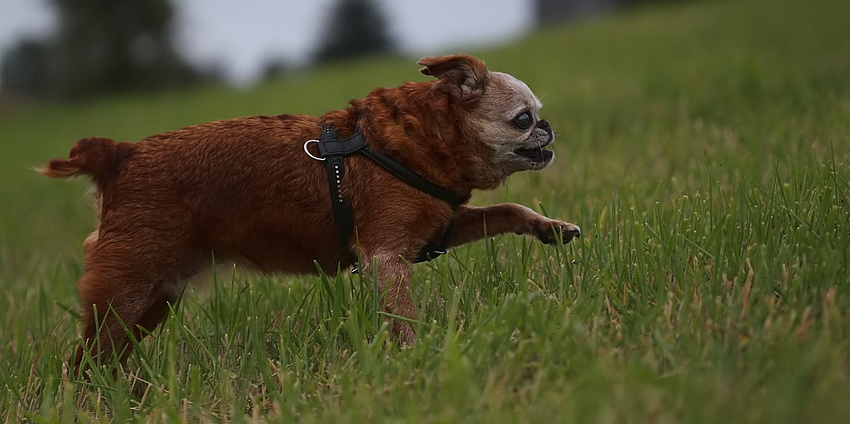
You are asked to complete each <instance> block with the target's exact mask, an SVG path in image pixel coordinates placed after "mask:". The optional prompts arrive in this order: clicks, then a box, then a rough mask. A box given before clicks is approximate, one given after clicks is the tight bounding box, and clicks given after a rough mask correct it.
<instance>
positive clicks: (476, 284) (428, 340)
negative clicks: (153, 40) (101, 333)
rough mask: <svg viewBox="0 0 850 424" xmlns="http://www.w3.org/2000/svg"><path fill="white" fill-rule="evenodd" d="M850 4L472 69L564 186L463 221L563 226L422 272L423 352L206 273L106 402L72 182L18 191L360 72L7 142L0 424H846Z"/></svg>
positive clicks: (608, 25)
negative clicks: (528, 109) (524, 93)
mask: <svg viewBox="0 0 850 424" xmlns="http://www.w3.org/2000/svg"><path fill="white" fill-rule="evenodd" d="M848 21H850V3H848V2H846V1H840V0H815V1H811V2H791V1H778V2H777V1H766V0H764V1H762V0H750V1H740V2H735V1H704V2H685V3H681V4H672V5H655V6H650V7H646V8H641V9H636V10H631V11H628V12H626V13H621V14H617V15H614V16H610V17H606V18H604V19H600V20H596V21H591V22H585V23H581V24H578V25H573V26H565V27H552V28H546V29H543V30H542V31H540V32H537V33H535V34H533V35H531V36H529V37H528V38H526V39H524V40H522V41H520V42H517V43H516V44H513V45H511V46H506V47H504V48H501V49H498V50H491V51H483V52H478V54H479V55H480V56H481V57H483V58H484V59H485V60H486V61H487V62H488V65H490V67H491V68H493V69H498V70H504V71H507V72H510V73H512V74H514V75H516V76H518V77H520V78H521V79H523V80H525V81H526V82H527V83H528V84H529V85H530V86H531V87H532V88H533V89H534V90H535V92H537V93H538V94H539V95H541V96H542V98H543V102H544V103H545V104H546V106H545V107H544V110H543V111H544V115H545V117H546V118H547V119H548V120H549V121H550V122H552V124H553V126H554V127H555V130H556V132H557V134H558V140H557V142H556V144H557V146H556V148H555V150H556V154H557V156H558V158H557V159H556V162H555V164H554V165H553V166H552V167H551V168H550V169H547V170H545V171H543V172H539V173H525V174H518V175H515V176H514V177H513V178H512V179H511V180H510V182H509V183H508V184H507V185H506V186H505V187H503V188H500V189H498V190H495V191H492V192H486V193H478V194H476V196H475V198H474V199H473V202H474V203H476V204H486V203H491V202H496V201H516V202H520V203H524V204H527V205H530V206H532V207H534V208H535V209H538V210H540V211H543V212H546V213H548V214H549V215H551V216H555V217H559V218H563V219H567V220H569V221H572V222H576V223H577V224H579V225H581V226H582V228H583V230H584V233H585V237H583V238H582V239H580V240H577V241H575V242H573V243H572V244H570V245H568V246H562V247H557V248H552V247H547V246H541V245H540V244H539V243H537V242H534V241H532V240H528V239H523V238H520V237H516V236H504V237H498V238H495V239H492V240H487V241H485V242H481V243H478V244H475V245H472V246H469V247H463V248H459V249H455V250H453V251H452V252H451V254H450V255H448V257H444V258H441V259H439V260H437V261H434V262H431V263H427V264H422V265H417V266H415V269H414V274H413V287H414V291H415V293H416V295H415V298H416V299H417V300H418V305H419V308H420V311H419V312H420V319H421V322H422V324H421V325H420V326H419V330H420V341H419V342H418V343H417V344H416V345H415V346H413V347H411V348H409V349H401V348H399V347H398V346H396V345H394V344H393V343H391V342H387V339H386V332H385V328H384V327H382V324H381V316H380V315H379V314H378V311H377V309H376V307H375V300H376V299H375V295H374V293H373V291H372V290H373V289H372V287H373V285H372V282H371V281H370V279H369V278H368V277H367V278H363V277H361V276H351V275H348V274H346V273H342V274H340V275H335V276H321V277H310V276H308V277H291V276H273V277H264V276H257V275H253V274H250V273H246V272H243V271H242V270H240V269H236V270H229V269H228V270H221V271H220V272H219V273H218V274H217V275H216V278H215V281H214V283H213V284H212V285H211V286H210V287H208V288H206V289H198V290H191V291H190V292H188V293H187V294H186V295H185V296H184V297H183V299H182V301H181V302H180V303H179V304H177V305H176V306H175V308H174V311H173V313H172V314H171V315H170V316H169V319H168V320H167V322H166V323H165V325H164V326H162V327H161V328H160V329H158V330H157V331H156V337H155V338H147V339H145V340H144V341H142V342H141V343H140V346H139V349H138V353H137V354H135V355H134V356H133V357H132V359H131V361H130V363H129V367H128V369H127V370H126V372H122V373H121V374H120V375H119V377H118V378H117V379H115V380H113V379H112V378H111V371H110V370H96V372H95V373H94V375H93V376H92V379H91V382H87V383H84V382H80V381H75V380H72V379H69V378H68V376H67V374H66V370H65V369H64V368H63V360H64V358H65V357H66V356H67V355H68V354H69V352H70V351H71V348H72V346H73V345H74V344H75V343H76V342H77V334H78V333H77V328H76V326H75V323H76V313H75V311H76V300H75V293H74V285H75V281H76V280H77V278H78V277H79V275H80V274H81V273H82V266H81V249H80V245H81V242H82V240H83V239H84V238H85V236H86V235H87V234H88V232H90V231H91V229H92V228H93V226H94V218H93V213H92V212H91V210H90V207H89V203H88V200H87V199H85V197H84V194H83V193H84V192H85V190H86V182H85V181H82V180H77V181H72V182H58V181H51V180H46V179H44V178H40V177H38V176H37V175H35V174H34V173H33V172H31V171H30V170H29V167H30V166H33V165H40V164H43V163H44V162H45V161H46V160H48V159H50V158H52V157H57V156H62V155H64V154H66V153H67V150H68V149H69V148H70V146H71V144H72V143H73V142H74V141H76V140H77V139H79V138H81V137H84V136H91V135H103V136H109V137H113V138H116V139H127V140H136V139H138V138H141V137H144V136H146V135H149V134H153V133H157V132H161V131H165V130H170V129H175V128H179V127H181V126H184V125H188V124H193V123H198V122H203V121H207V120H211V119H218V118H225V117H233V116H240V115H251V114H262V113H268V114H272V113H283V112H302V113H311V114H318V113H321V112H323V111H326V110H330V109H335V108H340V107H342V106H344V101H345V100H347V99H349V98H354V97H360V96H362V95H364V94H365V93H366V92H368V90H369V89H370V88H372V87H375V86H381V85H393V84H396V83H398V82H401V81H403V80H405V79H417V78H424V77H421V76H417V75H416V72H415V70H416V67H415V65H412V63H411V62H412V60H407V59H403V60H402V59H392V58H384V59H381V58H378V59H372V60H367V61H363V62H358V63H355V64H351V65H348V66H339V67H330V68H323V69H320V70H317V71H315V72H312V73H308V74H303V75H295V76H291V77H289V78H286V79H281V80H276V81H270V82H268V83H266V84H264V85H262V86H260V87H257V88H256V89H253V90H251V91H249V92H234V91H230V90H226V89H222V88H216V87H208V88H205V89H200V90H193V91H185V92H178V93H169V94H162V95H150V96H144V97H116V98H111V99H106V100H102V101H99V102H95V103H90V104H84V105H63V104H47V105H41V106H39V107H37V108H36V107H30V108H22V109H19V110H15V111H11V112H7V113H6V114H5V115H2V116H0V143H2V144H0V145H2V149H3V154H2V155H0V176H2V178H0V202H2V207H0V285H2V287H3V288H4V290H3V296H2V297H0V314H2V317H3V318H4V319H3V320H2V321H0V323H2V324H0V358H2V363H3V364H4V365H5V366H3V367H0V383H2V384H0V417H2V419H3V421H6V422H17V421H21V420H30V421H39V422H72V421H79V422H89V421H94V422H101V421H113V420H114V421H119V422H120V421H152V422H166V421H168V422H171V421H178V420H183V421H193V422H195V421H197V422H207V421H214V422H215V421H234V422H245V421H283V422H290V421H303V422H350V421H365V422H369V421H415V422H421V421H428V422H496V423H498V422H540V421H544V422H545V421H547V420H548V421H557V422H646V421H652V422H802V421H810V422H842V421H843V420H846V417H847V416H850V403H848V402H847V399H848V398H850V360H849V359H848V355H850V353H848V352H850V281H848V263H850V212H848V197H850V169H848V166H850V149H848V146H850V143H848V135H850V119H848V117H850V78H847V76H848V75H850V38H848V37H847V36H846V23H847V22H848Z"/></svg>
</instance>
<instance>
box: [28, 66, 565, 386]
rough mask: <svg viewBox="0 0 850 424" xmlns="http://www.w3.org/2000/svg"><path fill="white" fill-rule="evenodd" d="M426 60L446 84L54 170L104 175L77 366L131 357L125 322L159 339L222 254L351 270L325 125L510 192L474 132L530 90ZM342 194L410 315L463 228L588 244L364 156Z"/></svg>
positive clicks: (82, 292) (242, 121)
mask: <svg viewBox="0 0 850 424" xmlns="http://www.w3.org/2000/svg"><path fill="white" fill-rule="evenodd" d="M420 64H422V65H424V66H425V68H423V70H422V72H423V73H425V74H428V75H434V76H435V77H437V78H438V79H437V80H435V81H430V82H408V83H404V84H402V85H401V86H399V87H395V88H380V89H376V90H374V91H373V92H371V93H370V94H369V95H368V96H367V97H366V98H364V99H361V100H353V101H352V102H351V105H350V106H349V107H348V108H347V109H345V110H339V111H334V112H330V113H327V114H325V115H323V116H322V117H320V118H315V117H310V116H304V115H279V116H257V117H245V118H238V119H232V120H225V121H216V122H210V123H206V124H201V125H197V126H192V127H188V128H184V129H181V130H177V131H172V132H167V133H163V134H158V135H154V136H151V137H148V138H145V139H143V140H141V141H139V142H137V143H115V142H113V141H111V140H109V139H105V138H86V139H83V140H81V141H80V142H78V143H77V144H76V145H75V146H74V147H73V148H72V149H71V152H70V157H69V158H68V159H56V160H53V161H51V162H50V163H49V164H48V165H47V166H46V167H45V168H44V169H42V170H41V172H42V173H43V174H44V175H46V176H49V177H58V178H61V177H69V176H74V175H80V174H86V175H89V176H91V178H92V179H93V180H94V183H95V185H96V188H97V197H98V199H99V211H98V215H99V217H100V225H99V227H98V229H97V230H96V231H95V232H94V233H92V234H91V235H90V236H89V237H88V238H87V239H86V241H85V243H84V249H85V274H84V275H83V276H82V278H81V279H80V281H79V285H78V290H79V297H80V302H81V304H82V321H83V323H84V325H85V329H84V331H83V335H82V336H83V340H84V342H83V343H81V344H80V345H79V348H78V349H77V353H76V355H75V357H74V358H75V362H76V363H75V366H76V369H77V370H78V371H79V369H80V361H81V359H82V356H83V349H84V348H85V346H86V345H88V346H89V348H92V352H93V354H95V355H96V358H98V360H99V359H100V358H101V357H102V356H103V355H105V354H111V353H112V352H113V351H115V352H123V354H122V357H123V358H126V355H127V354H129V350H130V348H129V346H130V345H129V340H130V339H129V337H130V335H128V334H127V332H125V330H124V326H126V328H127V329H129V330H130V333H131V335H132V336H133V337H136V338H139V337H141V336H143V335H144V334H145V333H144V332H146V331H150V330H153V329H154V328H155V327H156V326H157V325H158V324H159V322H160V321H161V320H162V319H163V318H164V316H165V314H166V312H167V310H168V304H169V302H174V301H175V300H176V299H177V298H178V296H179V293H180V289H181V287H182V286H181V285H182V284H184V281H185V280H186V279H187V278H188V277H191V276H192V275H195V274H197V273H198V272H200V271H202V270H204V269H205V268H207V267H209V266H210V263H211V258H212V257H213V255H214V256H215V259H216V261H218V262H223V261H235V262H239V263H243V264H247V265H250V266H251V267H254V268H256V269H259V270H261V271H264V272H284V273H314V272H315V266H314V261H316V262H317V263H318V264H319V265H320V266H321V268H322V269H324V270H326V271H333V270H335V269H337V267H338V266H342V267H348V266H349V265H351V263H350V258H351V254H352V252H353V249H354V248H355V247H354V244H355V243H354V240H349V242H348V243H345V245H343V243H342V242H341V241H340V240H339V236H338V233H337V229H336V226H335V223H334V216H333V214H332V211H331V206H330V204H331V198H330V194H329V191H328V188H327V187H328V185H327V181H326V175H325V170H324V164H323V163H321V162H318V161H315V160H312V159H310V158H309V157H308V156H306V155H305V154H304V152H303V151H302V147H303V144H304V142H305V141H306V140H310V139H317V138H319V132H320V128H321V126H322V125H323V124H330V125H333V126H334V127H335V128H336V129H337V131H338V132H339V134H340V136H341V137H348V136H349V135H351V134H352V133H353V131H354V129H355V126H356V124H357V122H358V120H360V124H361V127H362V130H363V133H364V135H365V137H366V139H367V140H368V143H369V145H370V147H371V148H372V149H373V150H374V151H377V152H382V153H385V154H387V155H389V156H391V157H393V158H395V159H396V160H398V161H399V162H402V163H403V164H405V165H406V166H407V167H409V168H410V169H412V170H414V171H415V172H417V173H419V174H420V175H421V176H423V177H425V178H426V179H428V180H430V181H431V182H433V183H434V184H437V185H439V186H442V187H445V188H448V189H450V190H452V191H454V192H455V193H456V194H457V195H459V196H462V197H466V196H468V195H469V194H470V192H471V191H472V190H474V189H487V188H492V187H495V186H497V185H498V184H500V183H501V182H503V181H504V178H505V177H506V176H507V175H508V174H509V173H510V172H507V171H505V169H503V168H502V167H500V165H499V163H498V161H495V160H494V159H493V155H494V153H493V148H492V147H491V146H489V145H488V144H487V143H486V142H485V141H486V140H482V139H481V135H480V134H479V132H480V128H478V127H476V126H475V125H473V122H479V124H480V123H481V122H488V121H487V119H485V118H487V116H485V115H482V113H483V112H481V111H484V110H488V108H489V109H492V108H496V109H498V108H499V105H490V104H484V103H486V102H485V101H484V100H482V99H486V98H487V97H486V96H485V92H487V90H490V91H491V93H490V94H491V95H496V98H497V99H498V101H500V102H504V101H511V100H512V99H511V97H514V96H515V95H516V94H511V93H507V91H505V90H504V89H503V88H499V84H502V83H500V82H498V80H497V79H496V78H495V77H493V78H489V77H488V75H489V74H488V72H489V71H487V69H486V67H485V66H484V64H483V62H481V61H479V60H477V59H474V58H471V57H468V56H460V55H457V56H448V57H442V58H426V59H423V60H422V61H420ZM490 80H493V81H494V82H491V81H490ZM502 85H503V84H502ZM502 91H505V93H502ZM500 93H502V94H500ZM534 100H535V101H536V99H534ZM487 113H488V114H489V113H490V112H487ZM498 122H502V120H499V121H498ZM485 125H489V124H485ZM492 125H502V124H492ZM547 126H548V124H547ZM505 131H507V130H505ZM550 136H551V131H550ZM550 159H551V158H550ZM543 166H545V164H544V165H543ZM342 194H343V196H345V197H348V198H349V199H350V202H351V205H352V211H353V215H354V221H355V224H356V231H357V235H358V237H359V243H360V249H361V255H362V258H363V259H362V260H363V262H364V263H363V264H362V265H363V266H364V267H365V269H366V272H370V270H374V268H373V267H377V272H378V276H379V285H380V290H381V291H382V292H384V291H385V293H386V294H385V295H384V297H383V299H382V305H383V308H384V309H385V310H386V311H387V312H390V313H392V314H395V315H399V316H404V317H409V318H415V316H416V312H415V308H414V304H413V301H412V299H411V296H410V287H409V284H410V271H411V270H410V267H409V265H408V262H409V261H410V260H412V259H414V258H415V257H416V255H417V254H418V253H419V251H420V249H422V247H423V246H424V245H425V244H426V243H427V242H429V241H433V242H437V241H439V240H440V238H441V237H442V235H443V233H444V231H445V229H446V227H447V226H448V225H449V223H450V222H452V221H453V222H454V227H455V229H454V233H453V236H452V238H451V240H450V243H449V245H450V246H457V245H460V244H464V243H468V242H471V241H474V240H478V239H480V238H482V237H484V236H485V235H495V234H500V233H505V232H516V233H520V234H531V235H533V236H535V237H538V238H540V239H541V240H543V241H544V242H547V243H552V242H555V241H556V235H555V233H557V234H558V238H562V240H563V241H564V242H567V241H569V240H570V239H572V237H573V236H576V235H578V234H579V230H578V227H576V226H574V225H572V224H569V223H566V222H562V221H555V220H551V219H549V218H546V217H544V216H542V215H539V214H537V213H535V212H533V211H532V210H530V209H528V208H526V207H524V206H520V205H515V204H502V205H495V206H488V207H484V208H477V207H471V206H466V205H462V206H460V207H459V208H458V209H457V210H455V211H453V210H452V208H451V207H450V206H449V205H448V204H446V203H444V202H443V201H441V200H438V199H435V198H433V197H431V196H429V195H428V194H425V193H423V192H420V191H418V190H416V189H415V188H413V187H411V186H409V185H407V184H406V183H405V182H403V181H401V180H399V179H397V178H396V177H394V176H392V175H391V174H389V173H388V172H386V171H385V170H383V169H382V168H381V167H380V166H378V165H377V164H375V163H373V162H372V161H371V160H370V159H368V158H366V157H363V156H360V155H355V156H352V157H350V158H348V159H346V177H345V178H344V181H343V184H342ZM485 223H486V225H485ZM485 226H486V234H485ZM553 229H554V230H555V231H554V232H553ZM116 316H117V317H120V321H119V320H118V319H116ZM121 322H123V324H124V326H122V324H121ZM101 325H102V330H101V331H100V334H98V332H97V328H100V326H101ZM392 331H393V333H392V334H393V336H394V337H395V338H396V339H397V340H399V341H401V342H404V343H411V342H413V341H414V338H415V332H414V328H413V327H412V326H411V325H410V324H409V323H407V322H401V321H397V322H395V323H394V325H393V327H392Z"/></svg>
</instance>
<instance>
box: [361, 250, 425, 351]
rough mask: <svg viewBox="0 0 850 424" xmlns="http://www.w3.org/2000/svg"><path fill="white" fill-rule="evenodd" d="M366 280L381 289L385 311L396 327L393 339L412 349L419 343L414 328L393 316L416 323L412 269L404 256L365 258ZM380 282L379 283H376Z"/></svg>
mask: <svg viewBox="0 0 850 424" xmlns="http://www.w3.org/2000/svg"><path fill="white" fill-rule="evenodd" d="M362 260H363V262H364V264H363V265H364V266H363V276H364V278H369V279H373V282H376V283H377V285H378V293H379V295H380V296H381V307H382V309H383V310H384V312H386V313H387V314H388V315H387V316H386V321H388V322H391V323H392V333H391V334H392V338H393V339H395V340H397V341H398V342H400V343H402V344H407V345H412V344H413V343H414V341H415V339H416V332H415V331H414V327H413V325H412V324H411V323H410V322H408V321H404V320H403V319H398V318H393V316H397V317H401V318H407V319H410V320H415V319H416V307H415V306H414V305H413V300H412V299H411V296H410V265H409V264H408V263H407V262H405V261H404V259H402V257H401V256H400V255H392V254H378V255H374V256H371V257H368V256H365V255H364V258H363V259H362ZM375 278H377V280H374V279H375Z"/></svg>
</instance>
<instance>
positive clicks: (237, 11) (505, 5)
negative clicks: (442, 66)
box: [0, 0, 534, 83]
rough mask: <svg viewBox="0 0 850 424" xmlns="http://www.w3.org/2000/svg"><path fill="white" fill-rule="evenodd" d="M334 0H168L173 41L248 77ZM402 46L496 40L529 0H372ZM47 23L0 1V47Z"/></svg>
mask: <svg viewBox="0 0 850 424" xmlns="http://www.w3.org/2000/svg"><path fill="white" fill-rule="evenodd" d="M334 2H335V0H242V1H233V0H173V3H174V5H175V6H177V10H178V16H177V22H176V23H177V25H176V28H177V33H176V35H177V40H176V41H177V46H178V48H179V49H180V51H182V52H183V53H184V54H185V56H186V57H187V58H189V60H191V61H192V62H193V63H196V64H199V65H215V66H216V67H218V68H221V69H224V70H225V71H226V73H227V75H228V77H229V78H230V79H231V81H234V82H239V83H248V82H250V81H251V80H252V79H253V78H256V77H257V76H258V73H259V72H261V70H262V66H263V65H264V64H265V63H266V62H267V61H268V60H284V61H287V62H292V63H298V62H299V61H304V59H305V58H306V57H307V56H308V55H309V54H310V52H311V51H312V49H313V48H315V46H316V43H317V42H318V40H319V37H320V31H321V29H322V26H323V24H324V23H325V22H326V19H327V13H328V11H329V10H330V9H331V8H332V5H333V4H334ZM379 3H380V4H381V6H382V7H383V10H384V12H385V16H386V17H387V18H388V20H389V24H390V32H391V33H392V34H393V35H394V36H395V38H396V39H397V41H398V42H399V44H400V47H401V49H402V50H403V52H405V53H408V54H411V55H420V54H422V55H424V54H436V53H447V52H454V50H455V49H462V48H464V47H472V46H480V45H487V44H496V43H500V42H504V41H507V40H510V39H512V38H514V37H516V36H518V35H520V34H522V33H523V32H524V31H526V30H527V29H528V28H529V27H530V26H531V25H532V24H533V20H534V10H533V7H532V3H533V2H532V0H424V1H423V0H379ZM54 22H55V17H54V16H53V15H52V12H51V9H50V8H49V7H48V5H47V0H0V53H2V52H5V51H6V50H7V49H8V48H10V47H11V46H13V45H14V44H15V42H16V40H17V39H18V38H19V37H21V36H24V35H34V34H44V33H47V32H48V31H50V29H51V28H52V27H53V25H54Z"/></svg>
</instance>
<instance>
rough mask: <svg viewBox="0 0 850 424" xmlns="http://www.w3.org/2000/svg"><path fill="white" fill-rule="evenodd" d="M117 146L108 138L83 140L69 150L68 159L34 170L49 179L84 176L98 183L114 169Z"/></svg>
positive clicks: (57, 160) (116, 160)
mask: <svg viewBox="0 0 850 424" xmlns="http://www.w3.org/2000/svg"><path fill="white" fill-rule="evenodd" d="M121 144H125V143H121ZM119 146H120V145H119V144H118V143H116V142H114V141H112V140H110V139H108V138H99V137H90V138H84V139H82V140H80V141H78V142H77V144H75V145H74V147H72V148H71V153H69V154H68V159H53V160H52V161H50V162H49V163H48V164H47V165H46V166H45V167H43V168H38V169H36V170H37V171H38V172H39V173H41V174H42V175H44V176H47V177H50V178H67V177H73V176H76V175H83V174H85V175H89V176H91V177H92V179H94V180H95V182H97V183H100V182H101V181H102V180H103V179H104V177H106V175H107V174H110V173H111V172H112V171H113V170H114V169H115V168H116V165H117V162H118V150H119Z"/></svg>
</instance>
